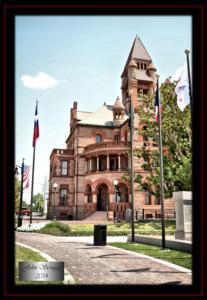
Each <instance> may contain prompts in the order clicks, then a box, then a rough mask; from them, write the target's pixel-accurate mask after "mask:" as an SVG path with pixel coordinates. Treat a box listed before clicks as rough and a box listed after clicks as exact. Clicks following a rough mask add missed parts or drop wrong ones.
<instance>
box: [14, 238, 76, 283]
mask: <svg viewBox="0 0 207 300" xmlns="http://www.w3.org/2000/svg"><path fill="white" fill-rule="evenodd" d="M16 244H17V245H19V246H22V247H25V248H28V249H30V250H32V251H34V252H36V253H38V254H40V255H41V256H42V257H43V258H45V259H46V260H47V261H56V260H55V259H54V258H52V257H51V256H50V255H48V254H46V253H44V252H42V251H40V250H38V249H36V248H33V247H30V246H28V245H25V244H22V243H19V242H16ZM63 283H64V284H75V279H74V278H73V276H72V275H71V274H70V273H69V272H68V270H67V269H66V268H64V281H63Z"/></svg>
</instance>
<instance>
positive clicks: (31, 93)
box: [15, 16, 192, 200]
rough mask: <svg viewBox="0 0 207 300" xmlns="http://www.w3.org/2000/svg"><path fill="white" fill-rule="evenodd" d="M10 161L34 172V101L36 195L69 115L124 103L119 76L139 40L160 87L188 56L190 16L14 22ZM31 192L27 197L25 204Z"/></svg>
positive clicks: (48, 18)
mask: <svg viewBox="0 0 207 300" xmlns="http://www.w3.org/2000/svg"><path fill="white" fill-rule="evenodd" d="M15 33H16V38H15V53H16V55H15V60H16V63H15V84H16V87H15V91H16V97H15V138H16V139H15V144H16V149H15V157H16V164H18V165H21V162H22V158H23V157H24V158H25V164H27V165H30V166H31V165H32V155H33V148H32V136H33V126H34V114H35V103H36V100H38V102H39V109H38V112H39V124H40V138H39V139H38V140H37V144H36V162H35V178H34V182H35V185H34V193H37V192H41V191H42V185H41V184H43V183H44V177H45V176H46V175H49V156H50V153H51V151H52V149H53V148H65V146H66V145H65V141H66V139H67V137H68V135H69V122H70V108H71V106H72V103H73V101H78V110H83V111H94V110H96V109H98V108H99V107H100V106H101V105H102V104H103V103H104V101H105V102H106V103H107V104H113V103H114V102H115V99H116V97H117V96H118V95H119V96H121V90H120V86H121V78H120V75H121V73H122V71H123V68H124V65H125V63H126V60H127V57H128V54H129V51H130V49H131V46H132V43H133V41H134V38H135V36H136V35H138V36H139V37H140V38H141V40H142V42H143V44H144V46H145V48H146V49H147V51H148V53H149V55H150V56H151V58H152V60H153V62H154V64H155V65H156V67H157V69H158V73H159V74H160V83H161V82H163V81H164V80H165V79H166V78H167V77H169V76H172V75H173V74H175V73H176V71H177V70H178V69H179V68H180V67H181V66H183V64H184V62H185V54H184V50H185V49H186V48H188V49H190V50H192V46H191V44H192V40H191V39H192V36H191V17H190V16H166V17H163V16H154V17H152V16H112V17H110V16H84V17H83V16H60V17H54V16H28V17H26V16H17V17H16V23H15ZM29 193H30V189H28V190H25V193H24V198H25V200H26V199H27V198H29Z"/></svg>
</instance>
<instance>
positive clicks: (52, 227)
mask: <svg viewBox="0 0 207 300" xmlns="http://www.w3.org/2000/svg"><path fill="white" fill-rule="evenodd" d="M36 232H38V233H44V234H51V235H60V236H69V235H71V229H70V227H69V226H68V225H67V224H64V223H62V222H58V221H54V222H51V223H48V224H47V225H45V227H44V228H42V229H40V230H37V231H36Z"/></svg>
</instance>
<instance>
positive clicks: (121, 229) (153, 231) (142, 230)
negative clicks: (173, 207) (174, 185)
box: [36, 220, 175, 236]
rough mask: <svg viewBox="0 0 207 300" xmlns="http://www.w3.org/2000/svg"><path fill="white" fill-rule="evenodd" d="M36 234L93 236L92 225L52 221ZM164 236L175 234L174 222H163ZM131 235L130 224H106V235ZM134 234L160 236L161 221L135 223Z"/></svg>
mask: <svg viewBox="0 0 207 300" xmlns="http://www.w3.org/2000/svg"><path fill="white" fill-rule="evenodd" d="M36 232H38V233H44V234H51V235H57V236H81V235H82V236H84V235H85V236H90V235H93V232H94V225H93V224H70V225H67V224H64V223H62V222H61V221H54V222H53V221H52V222H50V223H48V224H47V225H46V226H45V227H44V228H42V229H40V230H38V231H36ZM165 232H166V235H173V234H174V233H175V221H174V220H165ZM128 233H131V224H129V223H125V222H124V223H116V224H107V235H109V236H113V235H127V234H128ZM135 233H136V234H142V235H161V221H157V220H152V221H148V220H144V221H139V222H138V223H135Z"/></svg>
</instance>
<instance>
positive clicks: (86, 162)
mask: <svg viewBox="0 0 207 300" xmlns="http://www.w3.org/2000/svg"><path fill="white" fill-rule="evenodd" d="M85 173H88V161H87V159H85Z"/></svg>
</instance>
